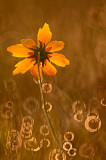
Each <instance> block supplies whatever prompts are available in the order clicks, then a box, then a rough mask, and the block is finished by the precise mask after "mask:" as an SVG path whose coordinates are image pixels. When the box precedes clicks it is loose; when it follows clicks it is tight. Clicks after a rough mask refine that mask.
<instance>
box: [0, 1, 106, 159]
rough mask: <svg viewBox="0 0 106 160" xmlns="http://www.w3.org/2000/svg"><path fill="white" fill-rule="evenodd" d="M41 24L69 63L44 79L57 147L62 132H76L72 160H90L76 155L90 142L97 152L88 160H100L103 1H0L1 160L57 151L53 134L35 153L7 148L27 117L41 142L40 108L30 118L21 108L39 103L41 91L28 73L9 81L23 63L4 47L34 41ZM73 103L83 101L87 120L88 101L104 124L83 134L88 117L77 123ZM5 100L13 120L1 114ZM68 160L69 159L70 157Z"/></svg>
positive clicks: (103, 142) (105, 149) (105, 132)
mask: <svg viewBox="0 0 106 160" xmlns="http://www.w3.org/2000/svg"><path fill="white" fill-rule="evenodd" d="M45 22H46V23H48V24H49V26H50V29H51V31H52V34H53V37H52V40H62V41H64V43H65V47H64V49H63V50H62V51H61V52H60V53H62V54H64V55H65V56H66V58H67V59H69V60H70V66H66V67H65V68H60V67H57V66H56V68H57V71H58V72H57V75H56V76H55V77H54V78H48V77H46V76H45V79H44V82H48V83H51V84H52V87H53V89H52V92H51V93H50V94H46V95H45V98H46V100H47V101H49V102H50V103H51V104H52V106H53V109H52V111H51V112H50V118H51V121H52V124H53V128H54V130H55V132H56V134H57V136H58V138H59V140H60V141H61V143H62V142H63V135H64V133H65V132H66V131H68V130H70V131H72V132H73V133H74V135H75V138H74V141H73V146H74V148H76V149H77V154H76V156H75V157H74V158H73V159H75V160H85V159H89V158H84V157H81V155H80V154H79V150H80V146H81V145H82V144H85V143H88V144H91V145H93V147H94V150H95V155H94V157H93V158H92V159H94V160H104V159H105V158H106V106H102V105H101V103H100V102H101V99H102V98H105V96H106V90H105V89H106V1H105V0H54V1H51V0H45V1H44V0H22V1H21V0H20V1H19V0H11V1H10V0H7V1H6V0H0V160H8V159H17V160H25V159H26V160H34V159H36V160H48V159H49V153H50V151H51V150H52V149H54V148H58V147H57V145H56V143H55V142H54V140H53V138H52V136H51V135H49V139H50V141H51V146H50V147H49V148H46V145H45V147H43V148H41V149H40V151H38V152H32V151H27V150H26V149H25V148H24V146H23V144H22V146H21V148H20V149H18V150H17V152H18V153H14V152H11V151H9V150H8V149H7V148H6V143H7V136H8V131H9V130H11V129H15V130H17V131H20V128H21V124H22V118H23V117H24V116H29V115H30V116H31V117H32V118H33V119H34V128H33V136H34V137H36V139H37V143H38V145H39V142H40V140H41V139H42V138H43V136H42V135H41V134H40V133H39V129H40V127H41V125H43V124H46V122H45V117H44V115H43V113H42V112H43V111H42V109H41V105H39V106H37V107H36V108H35V110H34V111H33V112H32V113H31V114H29V113H28V112H27V110H25V107H24V102H25V100H26V99H28V98H30V97H34V98H35V99H36V100H38V102H39V103H40V92H39V87H38V85H37V84H36V83H35V82H34V80H33V77H32V75H31V74H30V72H27V73H25V74H24V75H21V74H19V75H16V76H12V71H13V69H14V65H15V64H16V63H17V62H19V61H20V60H21V59H20V58H15V57H12V55H11V53H9V52H7V47H8V46H11V45H14V44H17V43H20V40H21V39H27V38H31V39H33V40H35V41H36V37H37V32H38V29H39V28H40V27H43V25H44V23H45ZM76 100H79V101H84V102H85V104H86V111H85V112H86V113H85V115H86V114H87V112H88V111H89V110H90V108H91V107H92V106H90V104H91V102H92V101H93V100H94V101H95V102H96V104H95V105H94V106H93V107H94V108H95V109H96V110H97V111H98V113H99V117H100V119H101V124H102V125H101V128H100V129H99V130H98V131H97V132H96V133H90V132H88V131H87V130H86V129H85V125H84V122H85V119H86V116H85V118H84V120H83V122H81V123H78V122H76V121H75V120H74V118H73V117H74V113H73V110H72V104H73V102H75V101H76ZM8 101H12V102H13V104H14V106H13V107H14V113H13V116H12V117H11V118H8V117H5V112H6V111H4V110H3V105H4V104H6V103H7V102H8ZM30 107H31V106H30ZM23 141H24V140H23ZM88 154H89V153H88ZM60 159H62V158H60ZM60 159H59V160H60ZM68 159H71V157H69V156H68V157H67V160H68ZM53 160H54V159H53Z"/></svg>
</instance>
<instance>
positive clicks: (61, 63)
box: [48, 53, 70, 67]
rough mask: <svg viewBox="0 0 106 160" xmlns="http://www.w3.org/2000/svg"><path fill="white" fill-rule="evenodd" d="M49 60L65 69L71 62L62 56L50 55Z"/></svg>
mask: <svg viewBox="0 0 106 160" xmlns="http://www.w3.org/2000/svg"><path fill="white" fill-rule="evenodd" d="M48 57H49V60H50V61H51V62H53V63H55V64H56V65H58V66H61V67H65V65H69V64H70V63H69V60H68V59H66V58H65V56H64V55H62V54H57V53H53V54H48Z"/></svg>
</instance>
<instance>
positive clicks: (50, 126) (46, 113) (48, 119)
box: [38, 52, 62, 148]
mask: <svg viewBox="0 0 106 160" xmlns="http://www.w3.org/2000/svg"><path fill="white" fill-rule="evenodd" d="M39 66H40V52H38V76H39V80H38V82H39V88H40V93H41V101H42V108H44V115H45V117H46V121H47V124H48V126H49V129H50V131H51V133H52V136H53V138H54V139H55V141H56V142H57V144H58V146H59V147H60V148H62V145H61V143H60V142H59V140H58V138H57V136H56V134H55V132H54V129H53V127H52V124H51V121H50V118H49V115H48V112H47V110H46V108H45V99H44V94H43V91H42V82H41V75H40V70H39Z"/></svg>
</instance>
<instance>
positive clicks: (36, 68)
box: [31, 63, 42, 80]
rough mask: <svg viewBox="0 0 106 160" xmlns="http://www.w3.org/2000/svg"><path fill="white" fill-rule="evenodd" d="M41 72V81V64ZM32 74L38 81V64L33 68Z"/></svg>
mask: <svg viewBox="0 0 106 160" xmlns="http://www.w3.org/2000/svg"><path fill="white" fill-rule="evenodd" d="M39 70H40V76H41V79H42V64H41V63H40V66H39ZM31 74H32V75H33V76H34V78H35V79H36V80H38V79H39V75H38V64H35V65H34V66H33V67H32V68H31Z"/></svg>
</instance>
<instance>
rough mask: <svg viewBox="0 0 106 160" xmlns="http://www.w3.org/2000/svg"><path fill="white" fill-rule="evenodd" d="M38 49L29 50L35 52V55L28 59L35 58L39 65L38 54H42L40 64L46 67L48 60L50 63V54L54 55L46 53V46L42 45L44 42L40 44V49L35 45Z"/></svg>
mask: <svg viewBox="0 0 106 160" xmlns="http://www.w3.org/2000/svg"><path fill="white" fill-rule="evenodd" d="M35 47H36V48H29V49H30V50H32V51H34V54H33V55H32V56H30V57H28V58H35V60H36V63H35V64H37V63H38V52H40V62H42V65H43V66H44V62H45V60H46V59H47V60H48V61H50V60H49V58H48V54H52V53H51V52H46V50H45V44H44V46H43V45H42V42H40V47H38V45H35Z"/></svg>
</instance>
